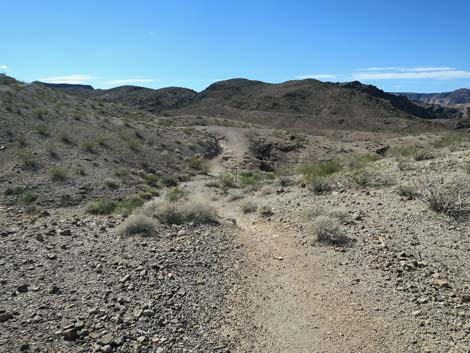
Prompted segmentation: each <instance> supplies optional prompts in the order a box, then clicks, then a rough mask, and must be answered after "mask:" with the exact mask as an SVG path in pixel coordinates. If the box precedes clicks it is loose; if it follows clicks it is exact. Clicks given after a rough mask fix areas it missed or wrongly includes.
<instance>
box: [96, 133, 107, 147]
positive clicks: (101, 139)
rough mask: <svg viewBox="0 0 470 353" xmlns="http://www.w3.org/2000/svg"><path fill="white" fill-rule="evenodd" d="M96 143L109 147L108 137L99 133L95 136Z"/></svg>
mask: <svg viewBox="0 0 470 353" xmlns="http://www.w3.org/2000/svg"><path fill="white" fill-rule="evenodd" d="M94 142H95V144H97V145H99V146H101V147H108V145H107V143H106V138H105V137H104V136H101V135H98V136H96V137H95V141H94Z"/></svg>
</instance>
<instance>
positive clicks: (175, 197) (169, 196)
mask: <svg viewBox="0 0 470 353" xmlns="http://www.w3.org/2000/svg"><path fill="white" fill-rule="evenodd" d="M187 194H188V192H187V191H186V190H185V189H183V188H180V187H178V186H175V187H173V188H171V189H170V190H168V191H167V193H166V194H165V200H167V201H169V202H176V201H179V200H182V199H184V198H185V197H186V196H187Z"/></svg>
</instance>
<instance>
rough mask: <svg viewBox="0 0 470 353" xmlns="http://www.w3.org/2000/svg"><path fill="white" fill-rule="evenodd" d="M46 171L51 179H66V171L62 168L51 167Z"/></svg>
mask: <svg viewBox="0 0 470 353" xmlns="http://www.w3.org/2000/svg"><path fill="white" fill-rule="evenodd" d="M48 172H49V175H50V176H51V179H52V180H53V181H64V180H66V179H67V171H66V170H65V169H64V168H60V167H53V168H50V169H49V171H48Z"/></svg>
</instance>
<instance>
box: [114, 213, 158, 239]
mask: <svg viewBox="0 0 470 353" xmlns="http://www.w3.org/2000/svg"><path fill="white" fill-rule="evenodd" d="M157 227H158V222H157V221H156V220H155V219H153V218H151V217H147V216H143V215H134V216H131V217H129V218H127V219H126V220H125V221H124V222H122V223H121V224H120V225H119V226H118V228H117V229H116V232H117V234H118V235H120V236H122V237H124V236H133V235H141V236H143V237H151V236H155V235H156V234H157Z"/></svg>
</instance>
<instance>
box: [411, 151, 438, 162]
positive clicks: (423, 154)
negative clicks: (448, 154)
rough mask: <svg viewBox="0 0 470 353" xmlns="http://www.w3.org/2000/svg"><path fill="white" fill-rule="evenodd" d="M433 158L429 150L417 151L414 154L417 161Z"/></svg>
mask: <svg viewBox="0 0 470 353" xmlns="http://www.w3.org/2000/svg"><path fill="white" fill-rule="evenodd" d="M433 158H434V155H433V154H432V153H431V152H429V151H418V152H417V153H416V154H415V155H414V159H415V161H417V162H419V161H427V160H429V159H433Z"/></svg>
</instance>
